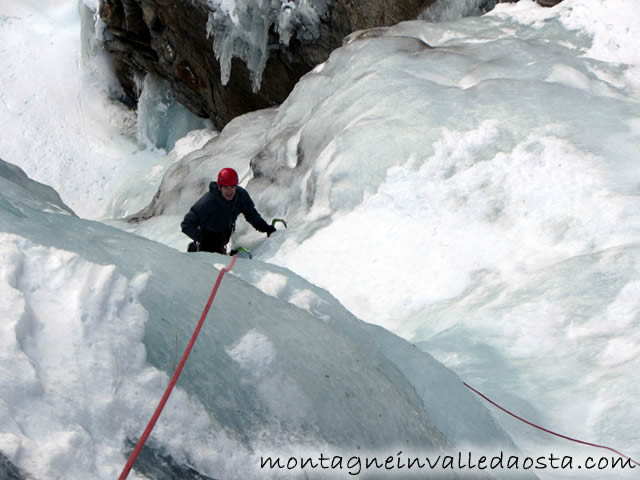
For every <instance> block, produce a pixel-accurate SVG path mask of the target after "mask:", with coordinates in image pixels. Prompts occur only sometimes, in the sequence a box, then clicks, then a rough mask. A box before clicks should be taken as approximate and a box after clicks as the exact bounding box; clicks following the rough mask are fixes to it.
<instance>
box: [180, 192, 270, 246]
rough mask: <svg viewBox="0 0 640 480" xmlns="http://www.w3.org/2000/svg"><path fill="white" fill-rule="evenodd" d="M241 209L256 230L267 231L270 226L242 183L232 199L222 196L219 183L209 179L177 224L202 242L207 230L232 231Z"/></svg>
mask: <svg viewBox="0 0 640 480" xmlns="http://www.w3.org/2000/svg"><path fill="white" fill-rule="evenodd" d="M241 213H242V214H243V215H244V218H246V219H247V222H249V223H250V224H251V225H253V228H255V229H256V230H258V231H259V232H267V230H268V229H269V224H268V223H267V222H265V221H264V219H263V218H262V217H261V216H260V214H259V213H258V211H257V210H256V207H255V205H254V204H253V200H251V197H250V196H249V192H247V191H246V190H245V189H244V188H242V187H236V194H235V195H234V197H233V200H225V199H224V197H223V196H222V194H221V193H220V191H219V190H218V184H217V183H216V182H211V183H210V184H209V191H208V192H207V193H205V194H204V195H203V196H202V197H201V198H200V200H198V201H197V202H196V203H195V204H194V205H193V207H191V209H190V210H189V212H187V214H186V215H185V217H184V220H183V221H182V224H181V225H180V226H181V227H182V231H183V232H184V233H185V234H186V235H187V236H188V237H190V238H192V239H193V240H195V241H196V242H202V240H203V238H204V235H205V234H206V232H223V231H225V230H229V231H232V230H233V229H234V227H235V223H236V218H238V215H240V214H241Z"/></svg>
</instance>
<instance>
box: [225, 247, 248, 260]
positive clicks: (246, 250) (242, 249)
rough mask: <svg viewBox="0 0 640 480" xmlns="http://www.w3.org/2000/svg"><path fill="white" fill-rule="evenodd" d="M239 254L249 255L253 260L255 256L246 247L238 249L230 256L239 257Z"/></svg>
mask: <svg viewBox="0 0 640 480" xmlns="http://www.w3.org/2000/svg"><path fill="white" fill-rule="evenodd" d="M238 252H244V253H246V254H247V255H249V258H253V255H252V254H251V250H249V249H248V248H245V247H236V248H234V249H233V250H231V251H230V252H229V255H231V256H234V255H237V254H238Z"/></svg>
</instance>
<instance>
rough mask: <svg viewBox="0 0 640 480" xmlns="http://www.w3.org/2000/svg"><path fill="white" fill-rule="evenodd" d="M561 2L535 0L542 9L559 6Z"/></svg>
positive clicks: (556, 0) (558, 0)
mask: <svg viewBox="0 0 640 480" xmlns="http://www.w3.org/2000/svg"><path fill="white" fill-rule="evenodd" d="M561 1H562V0H536V2H538V3H539V4H540V5H542V6H543V7H553V6H555V5H557V4H559V3H560V2H561Z"/></svg>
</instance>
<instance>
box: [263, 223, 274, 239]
mask: <svg viewBox="0 0 640 480" xmlns="http://www.w3.org/2000/svg"><path fill="white" fill-rule="evenodd" d="M275 231H276V227H274V226H273V225H267V229H266V230H265V231H264V232H265V233H266V234H267V238H268V237H270V236H271V234H272V233H273V232H275Z"/></svg>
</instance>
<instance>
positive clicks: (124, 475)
mask: <svg viewBox="0 0 640 480" xmlns="http://www.w3.org/2000/svg"><path fill="white" fill-rule="evenodd" d="M236 258H237V255H234V256H233V258H232V259H231V263H230V264H229V265H227V266H226V267H224V268H223V269H222V270H220V273H219V274H218V278H217V280H216V283H215V285H214V286H213V290H211V295H210V296H209V301H208V302H207V305H206V307H204V310H203V312H202V315H201V316H200V321H199V322H198V325H197V326H196V329H195V330H194V331H193V335H192V336H191V341H190V342H189V345H187V349H186V350H185V351H184V354H183V355H182V359H181V360H180V363H179V364H178V368H176V371H175V372H174V373H173V377H172V378H171V381H170V382H169V385H168V386H167V389H166V390H165V391H164V395H163V396H162V399H161V400H160V403H158V406H157V407H156V411H155V412H154V414H153V416H152V417H151V420H149V423H148V424H147V428H145V430H144V433H143V434H142V436H141V437H140V440H138V443H137V445H136V448H134V450H133V453H132V454H131V456H130V457H129V461H128V462H127V464H126V465H125V466H124V469H123V470H122V473H121V474H120V477H118V480H125V479H126V478H127V476H128V475H129V472H130V471H131V467H133V464H134V463H135V461H136V459H137V458H138V455H139V454H140V451H141V450H142V447H143V446H144V443H145V442H146V441H147V438H148V437H149V435H150V434H151V430H153V427H154V426H155V424H156V422H157V421H158V417H160V414H161V413H162V409H163V408H164V405H165V403H167V400H168V399H169V395H171V391H172V390H173V387H174V386H175V384H176V382H177V381H178V377H179V376H180V373H181V372H182V369H183V367H184V364H185V363H186V362H187V358H188V357H189V354H190V353H191V349H192V348H193V345H194V344H195V343H196V339H197V338H198V334H199V333H200V329H201V328H202V325H203V324H204V319H205V318H206V317H207V313H209V309H210V308H211V304H212V303H213V299H214V298H215V296H216V293H217V292H218V287H219V286H220V282H222V277H223V276H224V274H225V273H227V272H228V271H230V270H231V269H232V268H233V265H234V264H235V263H236Z"/></svg>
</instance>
